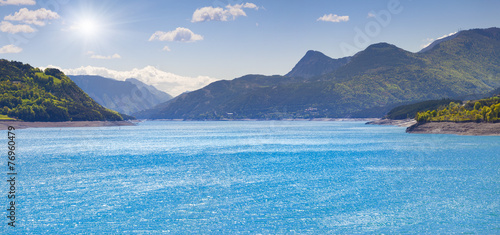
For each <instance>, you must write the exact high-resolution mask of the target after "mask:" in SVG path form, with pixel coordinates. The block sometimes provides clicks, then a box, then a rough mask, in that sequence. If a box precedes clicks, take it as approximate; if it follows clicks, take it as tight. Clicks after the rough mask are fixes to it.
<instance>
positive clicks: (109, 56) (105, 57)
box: [87, 51, 122, 60]
mask: <svg viewBox="0 0 500 235" xmlns="http://www.w3.org/2000/svg"><path fill="white" fill-rule="evenodd" d="M87 54H88V55H90V58H92V59H100V60H111V59H120V58H122V57H121V56H120V55H118V54H116V53H115V54H113V55H108V56H104V55H97V54H95V52H93V51H88V52H87Z"/></svg>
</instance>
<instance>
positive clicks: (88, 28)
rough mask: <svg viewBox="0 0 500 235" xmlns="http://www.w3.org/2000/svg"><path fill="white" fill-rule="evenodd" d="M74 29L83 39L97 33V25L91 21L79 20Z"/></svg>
mask: <svg viewBox="0 0 500 235" xmlns="http://www.w3.org/2000/svg"><path fill="white" fill-rule="evenodd" d="M75 29H76V30H77V31H78V32H80V33H81V34H82V35H83V36H85V37H93V36H95V35H96V34H97V33H98V32H99V24H98V23H97V22H96V21H95V20H93V19H90V18H88V19H82V20H80V21H79V22H78V23H77V24H76V26H75Z"/></svg>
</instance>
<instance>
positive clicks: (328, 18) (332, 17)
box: [317, 14, 349, 23]
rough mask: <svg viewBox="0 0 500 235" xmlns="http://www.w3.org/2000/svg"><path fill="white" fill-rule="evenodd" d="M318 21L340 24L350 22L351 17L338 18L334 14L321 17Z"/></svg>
mask: <svg viewBox="0 0 500 235" xmlns="http://www.w3.org/2000/svg"><path fill="white" fill-rule="evenodd" d="M317 21H325V22H334V23H339V22H342V21H349V16H338V15H334V14H329V15H327V14H325V15H324V16H322V17H319V18H318V19H317Z"/></svg>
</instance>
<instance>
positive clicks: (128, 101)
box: [69, 75, 172, 114]
mask: <svg viewBox="0 0 500 235" xmlns="http://www.w3.org/2000/svg"><path fill="white" fill-rule="evenodd" d="M69 77H70V78H71V79H72V80H73V81H74V82H75V83H76V84H77V85H78V86H79V87H80V88H81V89H82V90H83V91H85V92H86V93H87V94H89V96H90V97H91V98H92V99H94V100H95V101H97V103H99V104H101V105H102V106H104V107H106V108H109V109H112V110H116V111H118V112H120V113H124V114H132V113H135V112H138V111H141V110H144V109H149V108H152V107H154V106H155V105H157V104H159V103H162V102H165V101H167V100H169V99H172V97H171V96H170V95H169V94H167V93H165V92H162V91H159V90H157V89H156V88H154V87H153V86H149V85H146V84H144V83H142V82H140V81H139V80H137V79H133V78H129V79H127V80H125V81H118V80H114V79H110V78H104V77H101V76H89V75H79V76H73V75H70V76H69Z"/></svg>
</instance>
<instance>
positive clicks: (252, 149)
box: [1, 121, 500, 234]
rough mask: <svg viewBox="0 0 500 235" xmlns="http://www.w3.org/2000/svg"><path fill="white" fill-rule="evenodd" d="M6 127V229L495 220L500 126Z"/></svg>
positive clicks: (499, 211)
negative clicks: (455, 129)
mask: <svg viewBox="0 0 500 235" xmlns="http://www.w3.org/2000/svg"><path fill="white" fill-rule="evenodd" d="M3 133H4V132H3ZM16 135H17V142H16V145H17V148H18V150H17V152H18V155H19V157H18V165H19V166H18V167H19V168H18V174H19V175H18V179H19V182H18V183H19V184H20V188H19V189H18V199H17V203H18V204H19V206H18V211H17V214H18V222H17V226H18V227H17V228H16V229H11V228H8V227H7V225H6V224H7V219H6V210H3V211H2V218H4V219H3V221H4V225H3V226H4V228H5V229H4V231H8V232H9V233H11V234H15V233H17V234H22V233H32V234H43V233H46V234H54V233H63V234H78V233H82V234H83V233H108V234H129V233H139V234H140V233H144V234H149V233H153V234H155V233H175V234H179V233H180V234H235V233H243V234H352V233H377V234H380V233H424V234H436V233H451V234H454V233H477V234H498V233H500V204H499V203H500V199H499V198H500V197H499V195H500V182H499V181H500V170H499V169H500V137H491V136H489V137H481V136H454V135H419V134H406V133H405V132H404V128H399V127H388V126H372V125H364V123H363V122H306V121H297V122H286V121H283V122H280V121H263V122H159V121H155V122H144V123H140V124H139V125H138V126H132V127H93V128H38V129H26V130H16ZM4 136H5V135H4ZM4 142H5V143H4V145H5V146H6V145H7V143H6V141H4ZM5 162H6V160H5ZM5 164H6V163H5ZM2 174H3V175H6V170H5V169H3V170H2ZM3 182H4V183H3V184H2V185H3V186H2V191H1V192H2V194H4V195H5V196H2V200H1V202H2V204H3V205H5V206H3V207H6V205H7V197H6V195H7V193H6V189H7V183H6V181H5V180H4V181H3Z"/></svg>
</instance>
